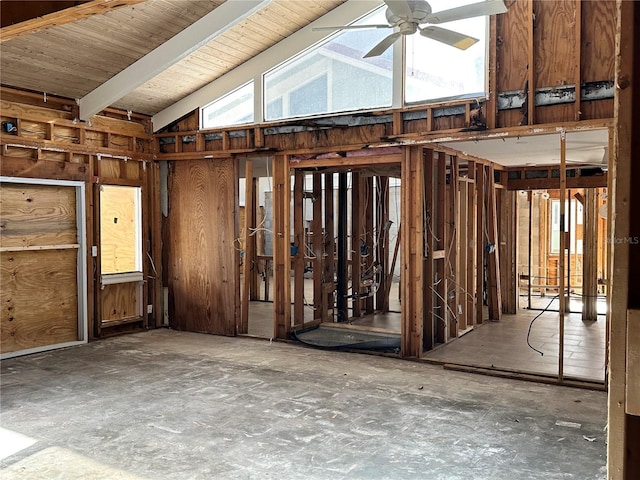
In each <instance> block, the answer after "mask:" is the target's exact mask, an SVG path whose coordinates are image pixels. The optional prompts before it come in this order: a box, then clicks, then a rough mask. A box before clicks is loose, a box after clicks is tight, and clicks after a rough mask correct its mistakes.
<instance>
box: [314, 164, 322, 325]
mask: <svg viewBox="0 0 640 480" xmlns="http://www.w3.org/2000/svg"><path fill="white" fill-rule="evenodd" d="M311 234H312V235H311V242H312V247H313V257H314V258H313V319H314V320H320V319H322V318H323V316H322V280H323V265H324V262H323V257H324V248H323V239H322V174H320V173H314V174H313V220H312V222H311Z"/></svg>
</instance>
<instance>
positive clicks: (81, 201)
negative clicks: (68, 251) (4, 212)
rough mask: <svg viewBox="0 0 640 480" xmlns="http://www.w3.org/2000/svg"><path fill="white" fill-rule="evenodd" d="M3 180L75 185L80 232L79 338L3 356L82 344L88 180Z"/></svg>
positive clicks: (85, 322)
mask: <svg viewBox="0 0 640 480" xmlns="http://www.w3.org/2000/svg"><path fill="white" fill-rule="evenodd" d="M0 182H2V183H17V184H26V185H51V186H57V187H74V188H75V191H76V227H77V235H78V239H77V240H78V252H77V264H76V265H77V275H76V278H77V285H78V340H76V341H73V342H64V343H56V344H52V345H43V346H40V347H34V348H27V349H24V350H17V351H15V352H7V353H3V354H1V355H0V359H3V360H4V359H6V358H12V357H17V356H21V355H28V354H31V353H39V352H45V351H48V350H54V349H57V348H65V347H71V346H75V345H82V344H84V343H87V341H88V331H89V324H88V320H87V319H88V314H87V304H88V302H87V261H86V259H87V217H86V203H85V183H84V182H79V181H73V180H51V179H45V178H25V177H4V176H0Z"/></svg>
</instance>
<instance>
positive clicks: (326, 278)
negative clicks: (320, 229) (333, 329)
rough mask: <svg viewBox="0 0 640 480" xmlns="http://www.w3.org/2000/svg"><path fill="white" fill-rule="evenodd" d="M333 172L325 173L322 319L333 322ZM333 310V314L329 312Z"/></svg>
mask: <svg viewBox="0 0 640 480" xmlns="http://www.w3.org/2000/svg"><path fill="white" fill-rule="evenodd" d="M333 183H334V182H333V173H325V174H324V269H323V280H322V313H323V316H322V319H323V321H329V322H333V320H334V319H333V312H334V308H335V301H334V292H335V281H334V278H335V258H334V257H335V251H336V250H335V219H334V216H333V212H334V210H335V208H334V196H333V195H334V191H333ZM329 311H331V314H329Z"/></svg>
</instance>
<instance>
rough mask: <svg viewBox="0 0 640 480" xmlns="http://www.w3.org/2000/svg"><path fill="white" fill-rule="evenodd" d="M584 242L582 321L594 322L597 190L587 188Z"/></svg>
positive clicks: (595, 308)
mask: <svg viewBox="0 0 640 480" xmlns="http://www.w3.org/2000/svg"><path fill="white" fill-rule="evenodd" d="M584 198H585V202H584V241H583V242H582V245H583V249H584V250H583V254H584V257H583V258H584V259H583V265H584V269H583V272H582V320H585V321H596V320H597V319H598V310H597V300H598V298H597V295H598V272H597V248H598V242H597V241H594V239H598V237H599V236H598V211H597V190H596V189H594V188H588V189H586V190H585V194H584Z"/></svg>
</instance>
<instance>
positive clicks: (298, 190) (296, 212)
mask: <svg viewBox="0 0 640 480" xmlns="http://www.w3.org/2000/svg"><path fill="white" fill-rule="evenodd" d="M304 176H305V175H304V171H302V170H299V169H296V170H294V183H293V247H294V249H296V250H297V251H296V253H295V255H293V272H294V273H293V282H294V283H293V288H294V292H293V324H294V326H296V327H297V326H302V325H304V302H305V298H304V265H305V256H306V253H307V252H306V245H305V232H304Z"/></svg>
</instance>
